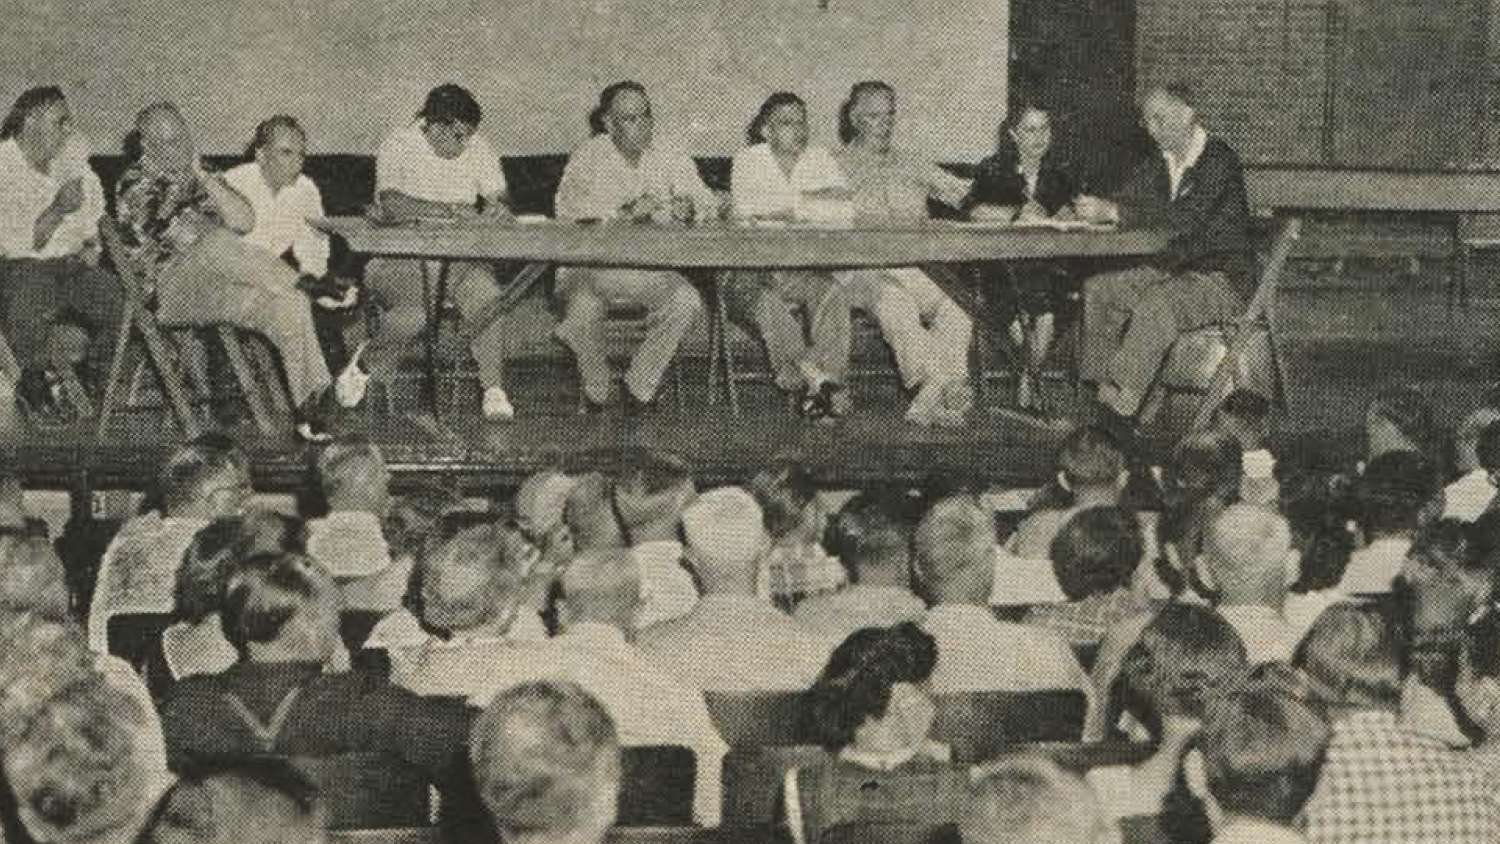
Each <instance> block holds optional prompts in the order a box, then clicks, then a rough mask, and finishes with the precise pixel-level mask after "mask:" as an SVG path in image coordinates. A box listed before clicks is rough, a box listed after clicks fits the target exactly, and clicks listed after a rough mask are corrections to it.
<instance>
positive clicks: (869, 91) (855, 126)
mask: <svg viewBox="0 0 1500 844" xmlns="http://www.w3.org/2000/svg"><path fill="white" fill-rule="evenodd" d="M895 133H896V89H895V88H892V87H891V86H890V84H888V83H886V82H882V81H880V80H878V79H867V80H865V81H864V82H856V83H855V84H854V86H853V87H852V88H850V89H849V96H848V97H845V98H844V104H843V106H841V107H840V108H839V140H841V141H843V142H844V143H846V144H850V143H857V144H862V145H864V146H868V147H870V148H871V149H874V150H877V151H880V152H884V151H886V150H889V149H890V148H891V138H892V137H893V136H894V135H895Z"/></svg>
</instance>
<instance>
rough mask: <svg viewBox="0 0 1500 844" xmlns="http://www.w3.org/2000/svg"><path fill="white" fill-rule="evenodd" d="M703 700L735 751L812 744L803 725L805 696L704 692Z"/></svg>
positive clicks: (721, 734)
mask: <svg viewBox="0 0 1500 844" xmlns="http://www.w3.org/2000/svg"><path fill="white" fill-rule="evenodd" d="M703 698H704V702H705V703H707V704H708V717H709V718H711V719H712V720H713V722H714V727H715V728H717V729H718V731H719V735H720V736H722V737H723V738H724V741H725V742H727V743H728V744H729V746H731V747H741V746H745V745H768V744H769V745H792V744H806V743H808V742H809V741H811V739H810V737H809V735H808V730H807V729H806V727H805V725H804V723H803V718H802V711H803V706H802V693H801V692H748V693H730V692H704V693H703Z"/></svg>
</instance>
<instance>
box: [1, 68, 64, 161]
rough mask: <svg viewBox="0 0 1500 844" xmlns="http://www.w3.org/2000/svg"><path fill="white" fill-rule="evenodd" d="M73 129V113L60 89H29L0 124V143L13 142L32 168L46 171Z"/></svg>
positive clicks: (50, 86)
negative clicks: (2, 141)
mask: <svg viewBox="0 0 1500 844" xmlns="http://www.w3.org/2000/svg"><path fill="white" fill-rule="evenodd" d="M72 130H73V114H72V112H71V111H69V109H68V100H67V98H66V97H64V96H63V92H62V89H61V88H58V87H56V86H54V85H44V86H41V87H38V88H30V89H28V90H26V91H23V92H22V93H21V96H19V97H17V98H16V102H15V104H14V105H12V106H11V107H10V113H9V114H7V115H6V116H5V122H4V123H0V140H15V142H16V144H17V145H18V146H20V148H21V152H22V154H23V155H25V157H26V159H27V162H28V163H29V164H31V165H32V166H33V167H39V168H46V167H47V166H48V165H49V164H51V163H52V159H54V158H56V157H57V153H58V152H59V151H60V150H61V149H62V148H63V142H64V141H66V140H67V139H68V134H69V133H70V132H71V131H72Z"/></svg>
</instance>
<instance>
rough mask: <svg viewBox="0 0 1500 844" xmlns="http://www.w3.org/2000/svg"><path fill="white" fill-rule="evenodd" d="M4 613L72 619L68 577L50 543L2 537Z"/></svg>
mask: <svg viewBox="0 0 1500 844" xmlns="http://www.w3.org/2000/svg"><path fill="white" fill-rule="evenodd" d="M0 610H5V611H11V612H36V613H40V614H43V615H45V616H47V617H48V618H55V619H58V620H66V619H67V618H68V584H67V575H66V574H65V573H64V571H63V563H62V560H61V559H59V558H58V556H57V552H56V551H54V550H52V544H51V543H49V542H48V541H47V540H45V539H42V538H40V537H32V536H14V535H7V536H0Z"/></svg>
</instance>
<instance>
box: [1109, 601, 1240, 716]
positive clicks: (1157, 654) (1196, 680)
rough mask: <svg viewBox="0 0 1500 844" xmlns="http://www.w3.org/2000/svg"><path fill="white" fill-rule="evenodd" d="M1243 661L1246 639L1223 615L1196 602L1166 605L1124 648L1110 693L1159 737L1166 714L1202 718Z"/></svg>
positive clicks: (1235, 677) (1233, 678) (1131, 714)
mask: <svg viewBox="0 0 1500 844" xmlns="http://www.w3.org/2000/svg"><path fill="white" fill-rule="evenodd" d="M1245 662H1246V656H1245V643H1244V642H1243V641H1241V640H1240V637H1239V634H1238V633H1236V632H1234V628H1233V627H1231V626H1230V624H1229V622H1227V621H1225V620H1224V617H1223V616H1221V615H1219V614H1218V613H1217V612H1215V611H1214V610H1212V609H1210V608H1209V607H1204V606H1199V605H1197V604H1168V605H1167V606H1166V607H1164V608H1163V609H1162V610H1161V612H1159V613H1157V614H1156V616H1155V617H1154V618H1152V619H1151V621H1150V623H1148V624H1147V625H1146V626H1145V628H1144V629H1142V631H1141V635H1140V638H1138V639H1137V640H1136V642H1135V644H1133V645H1131V646H1130V649H1129V650H1128V651H1126V653H1125V656H1124V658H1123V659H1122V660H1121V661H1120V673H1119V679H1118V681H1117V684H1116V687H1115V689H1116V690H1115V692H1114V693H1115V694H1116V695H1117V696H1118V703H1119V705H1120V706H1121V708H1122V709H1123V710H1124V711H1125V712H1128V713H1130V716H1131V717H1132V718H1134V719H1135V720H1136V721H1137V722H1138V723H1140V724H1141V725H1142V726H1144V727H1145V728H1146V730H1147V731H1148V732H1150V733H1151V735H1152V736H1153V737H1155V738H1157V739H1160V738H1161V737H1162V736H1163V734H1164V730H1165V727H1166V725H1167V724H1168V722H1169V719H1171V718H1202V717H1203V711H1204V709H1205V708H1206V707H1207V705H1208V702H1209V701H1210V700H1212V699H1213V697H1214V696H1215V695H1217V694H1218V693H1219V691H1220V690H1222V689H1224V688H1227V687H1228V686H1229V685H1230V684H1231V683H1233V682H1235V681H1237V680H1238V679H1239V677H1240V675H1241V673H1242V672H1243V671H1244V670H1245Z"/></svg>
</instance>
